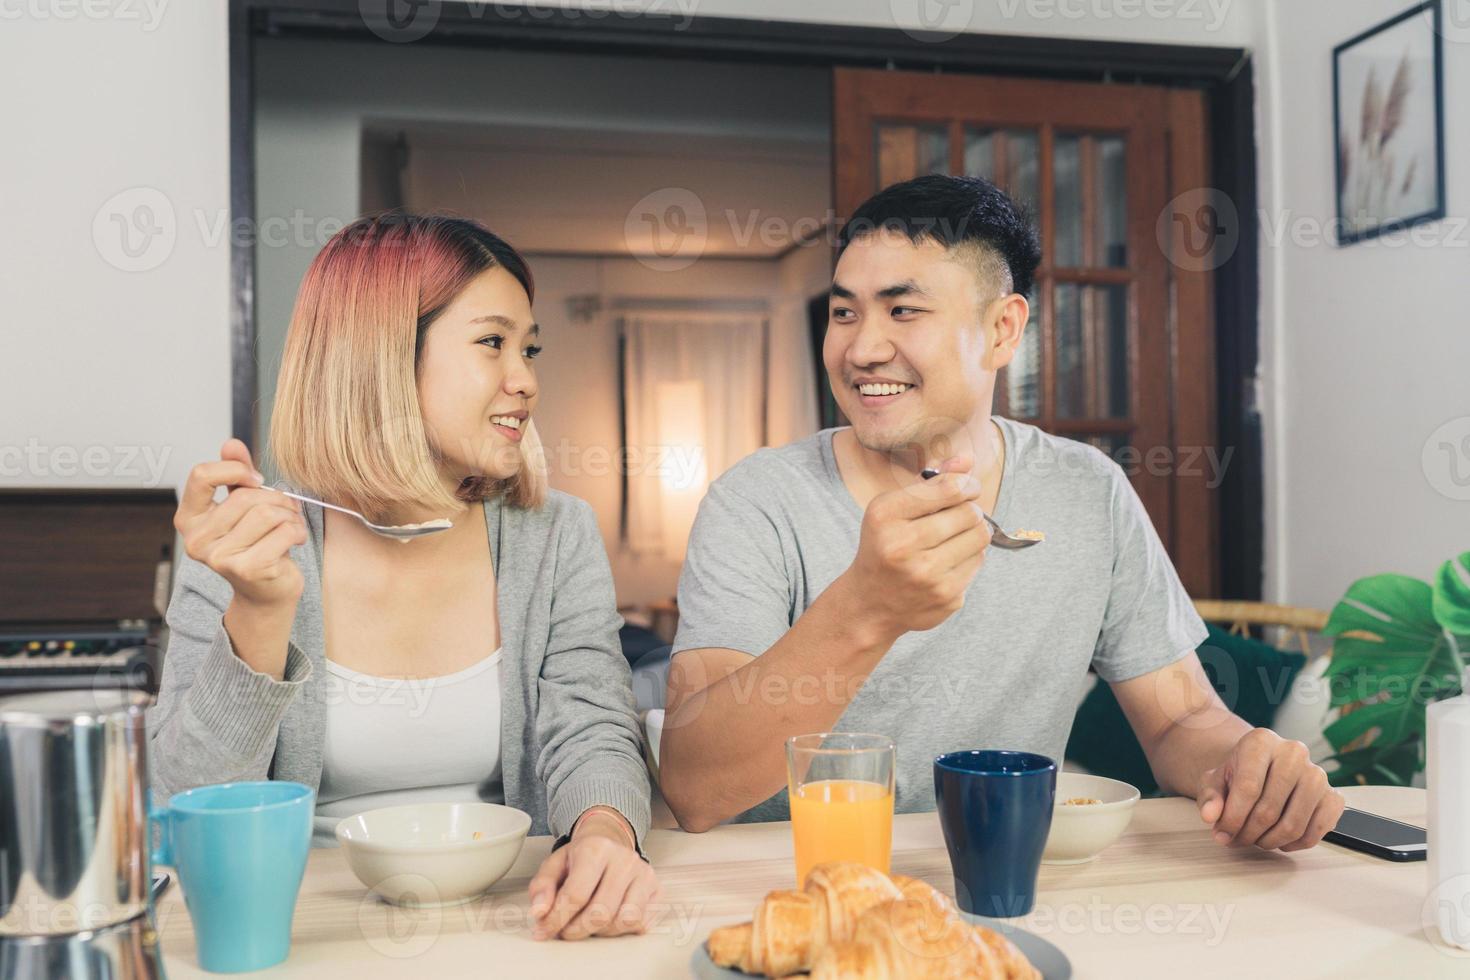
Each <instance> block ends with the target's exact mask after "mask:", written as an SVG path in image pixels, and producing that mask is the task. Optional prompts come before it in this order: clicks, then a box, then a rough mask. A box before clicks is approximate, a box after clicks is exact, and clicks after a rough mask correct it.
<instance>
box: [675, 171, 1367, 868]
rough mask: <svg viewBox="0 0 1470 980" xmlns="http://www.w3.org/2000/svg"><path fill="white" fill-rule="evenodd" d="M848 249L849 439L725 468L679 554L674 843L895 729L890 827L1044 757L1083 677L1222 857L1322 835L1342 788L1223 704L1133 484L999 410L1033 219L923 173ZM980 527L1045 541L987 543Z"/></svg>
mask: <svg viewBox="0 0 1470 980" xmlns="http://www.w3.org/2000/svg"><path fill="white" fill-rule="evenodd" d="M839 249H840V253H839V255H840V257H839V259H838V263H837V268H836V272H835V274H834V276H833V282H832V291H831V310H830V321H829V325H828V329H827V336H826V341H825V344H824V347H823V361H824V362H825V365H826V369H827V377H828V380H829V382H830V384H831V386H832V391H833V394H834V396H835V397H836V400H837V404H838V405H839V406H840V407H841V408H842V410H843V412H844V414H845V415H846V416H847V417H848V418H849V419H851V421H852V424H851V426H850V427H847V428H840V429H831V430H826V431H823V432H820V433H818V434H817V435H815V436H813V437H812V438H809V439H806V440H803V441H801V442H797V443H794V444H792V445H789V446H785V447H782V448H779V449H763V450H760V451H759V452H757V453H755V454H754V455H752V456H750V457H749V458H747V459H745V460H743V461H742V462H741V463H739V464H737V465H736V466H734V467H733V468H732V469H730V471H729V472H727V473H726V474H725V475H723V476H722V477H720V479H718V480H716V481H715V482H714V484H713V485H712V486H711V487H710V491H709V494H708V496H707V497H706V498H705V500H704V502H703V504H702V505H701V506H700V510H699V516H698V518H697V519H696V521H695V525H694V529H693V532H692V534H691V536H690V540H689V547H688V557H687V558H686V560H685V564H684V571H683V575H682V577H681V578H680V581H679V612H680V623H679V632H678V637H677V638H676V641H675V644H674V651H675V656H674V662H673V667H672V670H671V672H670V677H669V691H668V714H667V717H666V719H665V727H664V733H663V738H662V744H661V749H660V755H661V758H660V762H661V783H662V788H663V792H664V795H665V797H666V798H667V800H668V802H669V805H670V807H671V809H672V810H673V812H674V814H675V816H676V817H677V818H678V820H679V823H680V824H681V825H682V826H683V827H684V828H685V829H687V830H693V831H702V830H706V829H708V828H710V827H712V826H714V825H715V824H717V823H720V822H722V821H725V820H730V819H740V820H777V819H786V818H787V817H788V816H789V812H790V811H789V809H788V801H787V796H786V791H785V790H786V764H785V754H784V743H785V741H786V739H787V738H788V737H790V736H793V735H802V734H807V733H810V732H823V731H833V730H842V731H858V732H877V733H881V734H884V735H888V736H891V737H892V738H893V739H894V740H895V742H896V744H897V746H898V773H897V800H896V806H897V809H898V810H899V811H901V812H902V811H914V810H927V809H933V807H934V783H933V777H932V770H931V764H932V761H933V759H934V757H935V756H936V755H939V754H940V753H942V752H946V751H950V750H954V749H969V748H1007V749H1021V750H1026V751H1032V752H1039V753H1042V754H1044V755H1047V756H1050V757H1052V758H1054V759H1057V760H1060V759H1061V758H1062V753H1063V749H1064V747H1065V745H1066V742H1067V735H1068V733H1069V731H1070V728H1071V724H1072V719H1073V715H1074V713H1075V710H1076V706H1077V704H1078V702H1079V700H1080V698H1081V695H1082V693H1083V689H1084V685H1085V683H1086V679H1087V673H1088V668H1089V666H1090V667H1091V668H1093V669H1094V670H1095V671H1096V672H1097V674H1098V676H1099V677H1101V678H1102V680H1103V681H1104V682H1106V683H1108V684H1111V685H1112V687H1113V690H1114V692H1115V693H1116V694H1117V697H1118V701H1119V702H1120V703H1121V705H1122V706H1123V710H1124V712H1125V713H1126V715H1127V717H1128V720H1129V722H1130V723H1131V724H1132V726H1133V730H1134V732H1135V733H1136V734H1137V735H1138V738H1139V741H1140V742H1141V743H1142V745H1143V747H1144V750H1145V751H1146V752H1147V754H1148V759H1149V762H1150V763H1151V764H1152V766H1153V770H1154V774H1155V776H1156V777H1157V778H1158V781H1159V784H1160V785H1161V786H1162V787H1164V788H1165V789H1166V790H1168V791H1172V792H1175V793H1179V794H1183V795H1186V796H1190V797H1193V798H1194V799H1195V800H1196V801H1197V802H1198V805H1199V812H1200V817H1201V819H1202V821H1203V822H1204V823H1205V824H1209V825H1211V827H1212V830H1213V833H1214V838H1215V840H1217V841H1219V842H1220V843H1222V844H1233V845H1238V846H1244V845H1255V846H1258V847H1262V848H1267V849H1275V848H1281V849H1282V850H1299V849H1301V848H1306V847H1311V846H1313V845H1314V844H1316V843H1317V842H1318V841H1319V840H1321V838H1322V835H1323V834H1324V833H1326V831H1328V830H1330V829H1331V828H1332V827H1333V826H1335V825H1336V822H1337V818H1338V816H1339V815H1340V814H1341V812H1342V797H1341V795H1340V794H1338V793H1337V792H1336V791H1335V790H1333V789H1331V788H1330V787H1329V786H1328V784H1327V777H1326V774H1325V773H1324V772H1323V771H1322V770H1321V769H1320V768H1319V767H1317V766H1316V765H1314V764H1312V762H1311V761H1310V759H1309V758H1308V756H1307V750H1306V747H1305V746H1304V745H1302V744H1301V743H1300V742H1290V741H1286V740H1284V739H1282V738H1280V737H1279V736H1277V735H1276V734H1274V733H1273V732H1271V731H1269V730H1266V729H1252V728H1251V727H1250V725H1248V724H1247V723H1246V722H1244V721H1242V720H1241V719H1240V718H1238V717H1236V716H1235V715H1234V714H1232V713H1231V712H1230V711H1229V710H1228V709H1227V708H1226V706H1225V705H1224V704H1222V703H1221V701H1220V699H1219V698H1218V697H1217V696H1216V694H1215V692H1214V690H1213V688H1212V687H1211V686H1210V684H1209V682H1208V680H1207V679H1206V677H1205V675H1204V672H1203V670H1202V669H1201V667H1200V663H1199V658H1198V657H1197V655H1196V654H1195V648H1196V647H1197V646H1198V645H1199V644H1200V643H1201V642H1202V641H1203V640H1204V638H1205V636H1206V631H1205V628H1204V624H1203V623H1202V622H1201V621H1200V619H1199V617H1198V616H1197V615H1196V614H1195V612H1194V608H1193V606H1192V604H1191V603H1190V601H1189V597H1188V596H1187V595H1186V594H1185V592H1184V589H1183V587H1182V586H1181V585H1180V582H1179V579H1178V576H1177V575H1176V574H1175V571H1174V568H1173V566H1172V564H1171V563H1170V561H1169V557H1168V555H1167V554H1166V553H1165V552H1164V549H1163V546H1162V544H1161V543H1160V541H1159V538H1158V536H1157V534H1156V533H1155V532H1154V529H1153V526H1152V524H1151V523H1150V521H1149V517H1148V515H1147V514H1146V513H1145V512H1144V509H1143V506H1142V504H1141V503H1140V502H1139V499H1138V497H1137V495H1136V494H1135V493H1134V491H1133V488H1132V487H1131V486H1130V485H1129V483H1128V480H1127V478H1126V477H1125V476H1124V474H1123V472H1122V470H1121V469H1120V468H1119V467H1118V466H1117V465H1116V464H1114V463H1113V462H1112V461H1111V460H1110V459H1108V458H1107V457H1106V456H1104V455H1103V454H1102V453H1100V452H1099V451H1098V450H1096V449H1094V448H1092V447H1090V446H1087V445H1083V444H1081V443H1077V442H1072V441H1069V440H1065V439H1061V438H1058V437H1055V436H1052V435H1048V434H1047V433H1044V432H1042V431H1041V430H1039V429H1037V428H1035V427H1034V426H1030V425H1025V424H1023V423H1020V422H1016V421H1013V420H1009V419H1005V418H1000V417H998V416H993V415H992V414H991V405H992V398H993V395H994V391H995V379H996V372H998V371H999V370H1000V369H1002V368H1004V367H1005V366H1006V365H1007V364H1009V363H1010V362H1011V360H1012V358H1013V357H1014V356H1015V352H1016V348H1017V345H1018V344H1019V343H1020V340H1021V337H1022V335H1023V332H1024V331H1025V329H1026V324H1027V321H1028V319H1029V317H1030V307H1029V305H1028V303H1027V300H1026V294H1027V293H1028V292H1030V290H1031V285H1032V279H1033V276H1034V274H1035V271H1036V267H1037V264H1038V263H1039V261H1040V257H1041V250H1040V246H1039V244H1038V242H1037V239H1036V234H1035V231H1034V230H1033V229H1032V228H1031V226H1030V224H1029V222H1028V221H1027V220H1026V218H1025V216H1024V215H1022V214H1021V213H1020V212H1019V210H1018V209H1017V208H1016V207H1015V205H1014V204H1013V203H1012V202H1011V201H1010V200H1009V199H1008V198H1007V197H1006V196H1005V194H1003V193H1002V192H1001V191H999V190H998V189H996V188H995V187H994V186H993V185H991V184H990V183H988V182H986V181H983V180H978V179H973V178H960V177H944V176H930V177H921V178H918V179H917V180H913V181H909V182H907V183H904V184H899V185H896V186H894V187H890V188H888V189H887V190H885V191H883V192H882V193H880V194H878V195H877V196H875V197H874V198H872V199H871V200H869V201H868V202H867V203H865V204H864V205H863V206H862V207H861V208H859V209H858V212H857V213H856V214H855V215H854V216H853V218H852V220H851V221H849V222H848V224H847V226H846V227H845V228H844V229H843V231H842V234H841V237H840V241H839ZM929 466H933V467H935V468H938V469H940V470H941V471H942V472H941V475H940V476H938V477H937V478H934V479H932V480H925V479H924V478H923V476H922V475H921V472H922V470H924V469H925V468H926V467H929ZM982 511H983V512H984V513H989V514H992V515H993V516H994V517H995V519H996V521H998V522H999V523H1000V525H1001V526H1002V527H1005V528H1008V529H1020V528H1030V529H1038V530H1040V531H1043V532H1045V535H1046V539H1045V541H1044V543H1042V544H1040V545H1039V546H1036V547H1033V548H1030V549H1027V550H1024V551H1001V550H1000V549H996V548H990V547H989V542H990V533H989V529H988V528H987V526H986V524H985V521H984V517H983V514H982Z"/></svg>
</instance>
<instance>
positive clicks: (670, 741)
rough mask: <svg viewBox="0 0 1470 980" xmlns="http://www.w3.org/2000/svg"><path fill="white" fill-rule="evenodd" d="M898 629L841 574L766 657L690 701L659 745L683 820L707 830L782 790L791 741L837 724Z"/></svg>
mask: <svg viewBox="0 0 1470 980" xmlns="http://www.w3.org/2000/svg"><path fill="white" fill-rule="evenodd" d="M900 635H902V631H894V630H893V629H892V628H885V627H883V626H881V625H878V624H875V623H873V622H872V620H871V617H870V615H869V612H868V610H867V609H865V608H864V604H863V601H862V597H861V596H860V595H858V594H857V593H856V591H855V590H854V589H852V587H851V585H850V583H849V582H848V581H847V580H846V579H845V578H839V579H838V580H837V581H836V582H834V583H833V584H832V585H831V586H830V587H829V588H828V589H827V590H826V591H825V592H823V593H822V595H821V596H819V597H818V598H817V600H816V601H815V602H814V603H812V605H811V607H810V608H808V609H807V611H806V612H805V613H804V614H802V616H801V617H800V618H799V619H798V620H797V621H796V622H795V623H794V624H793V625H792V627H791V629H790V630H788V631H787V632H786V634H785V635H784V636H783V637H782V638H781V639H780V640H778V641H777V642H776V644H775V645H774V646H772V647H771V648H770V649H769V650H767V651H766V652H765V653H764V654H763V655H761V656H759V657H753V658H751V660H750V662H749V663H747V664H745V665H744V666H743V667H741V668H740V669H739V670H736V671H735V672H734V673H732V674H730V675H729V676H727V677H724V678H722V679H720V680H718V681H715V682H714V683H712V684H710V685H708V686H706V687H705V688H704V689H703V690H702V691H700V692H698V693H695V694H692V695H690V696H689V697H687V698H686V699H684V700H683V701H682V702H681V703H680V704H679V706H678V707H677V708H676V709H675V710H674V711H672V712H671V713H670V715H669V716H668V718H666V719H665V722H664V733H663V738H662V742H661V745H660V773H661V778H660V784H661V787H662V789H663V793H664V797H665V798H666V799H667V800H668V802H669V806H670V808H671V809H672V810H673V811H674V813H675V815H676V816H677V817H678V818H679V822H680V824H681V825H682V826H683V827H684V828H685V829H686V830H693V831H703V830H708V829H709V828H710V827H713V826H714V825H716V824H718V823H719V822H721V821H722V820H728V819H729V818H731V817H733V816H736V815H737V814H739V813H742V812H744V811H745V810H748V809H750V808H751V807H753V806H755V805H756V804H758V803H761V802H762V801H764V800H766V799H768V798H769V797H771V796H772V795H774V794H775V793H776V792H778V791H779V790H780V789H781V787H782V786H784V785H785V783H786V755H785V743H786V739H788V738H790V737H791V736H793V735H805V734H809V733H812V732H824V731H829V730H831V728H832V727H833V726H834V725H835V724H836V723H837V719H838V718H840V717H841V716H842V713H843V711H845V710H846V709H847V706H848V704H849V703H850V702H851V701H852V698H853V697H854V696H855V695H856V694H857V691H858V689H859V688H861V686H862V684H863V683H864V682H865V681H866V680H867V678H868V675H869V674H870V673H871V672H872V670H873V668H874V667H876V666H877V664H878V662H879V661H880V660H882V659H883V656H884V654H886V653H887V652H888V650H889V648H891V647H892V646H893V642H894V641H895V640H896V639H897V638H898V637H899V636H900Z"/></svg>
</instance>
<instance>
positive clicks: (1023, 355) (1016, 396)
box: [1005, 303, 1041, 419]
mask: <svg viewBox="0 0 1470 980" xmlns="http://www.w3.org/2000/svg"><path fill="white" fill-rule="evenodd" d="M1036 314H1037V310H1036V304H1035V303H1033V304H1031V320H1030V322H1028V323H1027V324H1026V332H1025V333H1023V334H1021V343H1020V345H1019V346H1018V347H1017V348H1016V356H1015V357H1014V358H1012V359H1011V363H1010V365H1009V366H1007V367H1006V369H1005V386H1006V396H1007V398H1008V399H1009V409H1008V410H1009V412H1010V415H1011V417H1012V418H1018V419H1029V418H1036V417H1037V416H1039V415H1040V414H1041V323H1040V322H1039V320H1038V318H1037V315H1036Z"/></svg>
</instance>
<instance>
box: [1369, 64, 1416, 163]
mask: <svg viewBox="0 0 1470 980" xmlns="http://www.w3.org/2000/svg"><path fill="white" fill-rule="evenodd" d="M1413 85H1414V82H1413V77H1412V76H1411V75H1410V74H1409V53H1408V52H1407V51H1405V52H1404V56H1403V57H1402V58H1400V59H1399V65H1398V67H1397V68H1395V69H1394V73H1393V81H1391V82H1389V84H1388V98H1387V100H1385V101H1384V103H1383V118H1382V120H1381V121H1380V122H1379V124H1378V128H1379V129H1380V130H1381V131H1382V133H1383V142H1385V143H1387V142H1388V141H1389V140H1391V139H1393V134H1394V133H1396V132H1398V128H1399V126H1401V125H1402V124H1403V121H1404V109H1405V106H1406V105H1407V103H1408V101H1409V90H1410V89H1411V88H1413Z"/></svg>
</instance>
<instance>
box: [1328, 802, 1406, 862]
mask: <svg viewBox="0 0 1470 980" xmlns="http://www.w3.org/2000/svg"><path fill="white" fill-rule="evenodd" d="M1322 839H1323V840H1325V841H1327V842H1328V843H1330V844H1341V845H1342V846H1343V847H1350V848H1352V849H1353V850H1355V851H1362V852H1363V853H1364V854H1372V855H1373V856H1374V857H1381V858H1386V859H1387V860H1389V861H1423V860H1424V858H1425V857H1426V856H1427V854H1428V852H1429V845H1428V843H1427V838H1426V836H1425V833H1424V828H1423V827H1415V826H1414V825H1413V824H1407V823H1401V822H1399V821H1397V820H1390V819H1388V818H1387V817H1380V816H1378V814H1376V813H1364V812H1363V811H1362V810H1354V809H1353V808H1352V807H1348V808H1347V809H1346V810H1343V811H1342V819H1340V820H1338V821H1337V829H1336V830H1329V831H1328V832H1327V835H1326V836H1325V837H1323V838H1322Z"/></svg>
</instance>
